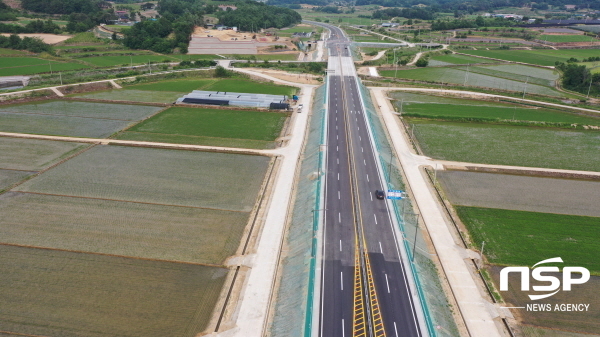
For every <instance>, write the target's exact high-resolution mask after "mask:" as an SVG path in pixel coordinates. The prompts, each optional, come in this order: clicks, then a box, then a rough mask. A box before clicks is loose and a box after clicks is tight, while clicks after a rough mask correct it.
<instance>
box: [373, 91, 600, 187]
mask: <svg viewBox="0 0 600 337" xmlns="http://www.w3.org/2000/svg"><path fill="white" fill-rule="evenodd" d="M369 89H370V90H371V92H372V93H373V95H375V97H377V100H376V101H377V103H378V105H379V106H380V108H381V112H382V115H383V117H384V120H385V121H386V126H387V127H388V130H389V132H390V134H391V136H392V137H395V136H396V134H397V135H401V133H400V129H401V128H400V126H398V128H399V129H398V131H394V130H392V128H390V125H389V124H388V123H391V122H392V121H394V120H395V119H394V118H393V116H394V115H398V113H396V112H394V110H393V108H392V107H391V106H390V107H389V108H388V109H385V107H386V106H385V105H383V104H382V103H385V104H389V98H388V97H386V94H385V93H386V92H387V91H393V90H406V91H437V92H452V93H466V94H469V95H472V94H473V95H481V96H490V97H502V98H507V99H514V100H519V101H524V102H530V103H536V104H544V105H550V106H556V107H562V108H570V109H576V110H581V111H589V112H595V113H597V114H600V111H598V110H591V109H585V108H577V107H570V106H566V105H561V104H555V103H546V102H539V101H533V100H528V99H520V98H514V97H507V96H501V95H494V94H484V93H479V92H469V91H459V90H444V89H426V88H393V87H392V88H390V87H369ZM386 118H387V119H386ZM394 124H398V123H397V122H396V123H394ZM405 135H406V134H405ZM406 137H408V136H406ZM396 151H397V152H398V154H399V155H400V151H399V149H398V148H396ZM402 155H404V156H406V157H407V158H410V160H411V161H412V162H413V163H414V164H415V165H419V166H432V167H434V168H435V169H437V170H443V169H444V168H445V167H447V166H455V167H480V168H490V169H501V170H517V171H528V172H532V171H533V172H540V173H546V172H548V173H564V174H567V175H573V176H584V175H585V176H596V177H600V172H594V171H579V170H563V169H552V168H543V167H527V166H510V165H494V164H481V163H467V162H458V161H450V160H437V159H432V158H430V157H427V156H422V155H418V154H415V153H413V152H412V148H411V147H408V148H406V149H404V152H403V153H402Z"/></svg>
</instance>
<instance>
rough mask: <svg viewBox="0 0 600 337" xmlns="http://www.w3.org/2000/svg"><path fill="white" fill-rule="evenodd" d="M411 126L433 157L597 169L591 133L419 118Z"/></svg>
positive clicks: (599, 161) (597, 142)
mask: <svg viewBox="0 0 600 337" xmlns="http://www.w3.org/2000/svg"><path fill="white" fill-rule="evenodd" d="M412 125H414V134H415V136H416V137H417V140H418V142H419V144H420V146H421V148H422V150H423V152H424V153H425V155H427V156H430V157H433V158H436V159H443V160H452V161H461V162H471V163H484V164H498V165H516V166H528V167H547V168H557V169H567V170H584V171H600V156H598V155H597V154H598V148H599V147H600V137H599V135H598V132H597V131H567V130H556V129H546V128H532V127H521V126H507V125H488V124H469V123H449V122H425V121H423V122H421V121H412ZM574 154H577V160H573V156H574Z"/></svg>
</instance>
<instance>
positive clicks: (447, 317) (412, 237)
mask: <svg viewBox="0 0 600 337" xmlns="http://www.w3.org/2000/svg"><path fill="white" fill-rule="evenodd" d="M358 82H359V84H358V87H359V90H360V93H361V96H362V98H363V102H364V104H365V115H366V116H367V119H368V122H369V123H368V124H369V127H370V129H371V133H372V135H373V138H374V142H375V147H376V149H377V155H378V159H379V162H380V164H381V167H382V169H383V174H384V180H385V181H386V183H387V187H388V189H394V190H403V191H407V190H408V189H409V188H410V187H409V186H407V185H406V184H405V182H404V179H403V172H402V167H401V165H400V163H399V161H398V158H397V157H396V154H395V151H394V150H393V149H392V147H391V145H390V144H391V142H390V141H389V138H388V135H387V132H386V130H385V128H384V125H383V123H382V121H381V119H380V117H379V115H378V113H377V110H376V109H375V106H374V105H373V103H372V100H371V95H370V92H369V90H368V89H367V88H366V87H365V86H364V85H363V84H362V83H360V81H358ZM392 204H393V208H394V209H393V213H394V216H395V218H396V220H397V223H398V226H399V229H400V232H401V233H402V236H403V238H402V239H403V242H404V250H405V252H406V254H407V256H408V259H409V260H410V268H411V270H412V275H413V276H414V281H415V285H416V291H417V294H418V296H419V298H420V301H421V305H422V307H423V315H424V318H425V323H426V325H427V330H428V332H429V335H430V336H432V337H450V336H458V335H459V332H458V329H457V327H456V323H455V322H454V317H453V315H452V310H451V308H450V305H449V302H448V300H447V298H446V294H445V293H444V291H443V289H442V285H441V283H440V276H439V275H438V271H437V267H436V264H435V262H434V261H433V259H432V257H434V254H433V253H434V252H432V251H430V249H429V247H428V245H427V244H426V242H425V239H424V238H423V234H425V235H427V232H426V231H422V230H421V229H423V228H425V226H424V224H423V223H422V222H421V219H422V218H421V217H420V216H419V215H418V214H416V213H417V212H415V210H414V209H415V207H413V204H412V201H411V200H410V199H409V198H404V199H402V200H392Z"/></svg>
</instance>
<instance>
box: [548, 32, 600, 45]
mask: <svg viewBox="0 0 600 337" xmlns="http://www.w3.org/2000/svg"><path fill="white" fill-rule="evenodd" d="M538 40H543V41H548V42H558V43H560V42H594V41H598V39H595V38H593V37H591V36H585V35H545V34H544V35H540V36H539V37H538Z"/></svg>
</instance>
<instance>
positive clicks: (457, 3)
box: [268, 0, 600, 12]
mask: <svg viewBox="0 0 600 337" xmlns="http://www.w3.org/2000/svg"><path fill="white" fill-rule="evenodd" d="M333 3H334V1H328V0H269V1H268V4H272V5H283V4H311V5H318V6H325V5H327V4H333ZM419 4H423V5H427V6H429V8H431V9H432V10H433V11H434V12H439V11H455V10H462V11H491V10H494V9H497V8H502V7H523V6H525V5H527V6H529V7H533V8H539V9H544V8H548V5H551V6H554V7H560V8H564V5H577V6H580V7H584V8H587V7H588V5H589V8H591V9H600V0H540V1H535V2H534V1H525V0H356V3H355V5H356V6H363V5H380V6H384V7H412V6H415V5H419Z"/></svg>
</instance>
